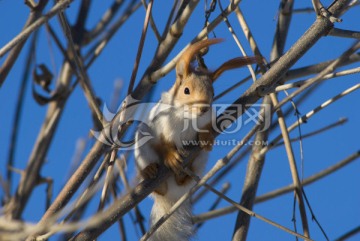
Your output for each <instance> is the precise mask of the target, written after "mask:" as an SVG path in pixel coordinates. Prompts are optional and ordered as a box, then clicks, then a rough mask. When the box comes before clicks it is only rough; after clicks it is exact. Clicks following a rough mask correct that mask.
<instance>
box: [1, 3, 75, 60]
mask: <svg viewBox="0 0 360 241" xmlns="http://www.w3.org/2000/svg"><path fill="white" fill-rule="evenodd" d="M73 1H74V0H62V1H59V2H58V3H56V5H55V6H54V7H53V8H52V9H50V11H49V12H47V13H46V14H44V15H43V16H41V17H40V18H38V19H37V20H36V21H35V22H33V23H32V24H31V25H29V26H28V27H26V28H25V29H24V30H23V31H21V33H19V34H18V35H17V36H16V37H15V38H13V39H12V40H11V41H10V42H8V43H7V44H6V45H5V46H4V47H2V48H1V49H0V57H2V56H4V55H5V54H6V53H7V52H9V50H11V49H12V48H13V47H14V46H16V45H17V44H19V43H21V42H22V41H23V40H24V39H26V38H28V37H29V35H30V34H31V33H32V32H34V31H35V30H37V29H38V28H39V27H41V25H43V24H45V23H46V22H47V21H49V19H50V18H52V17H54V16H55V15H56V14H58V13H59V12H60V11H62V10H64V9H65V8H66V7H67V6H69V4H70V3H71V2H73Z"/></svg>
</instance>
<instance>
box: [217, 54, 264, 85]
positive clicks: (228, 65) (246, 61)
mask: <svg viewBox="0 0 360 241" xmlns="http://www.w3.org/2000/svg"><path fill="white" fill-rule="evenodd" d="M261 63H262V59H261V57H259V56H254V57H237V58H234V59H230V60H228V61H226V62H225V63H223V64H222V65H221V66H220V67H219V68H217V69H216V70H215V71H214V72H213V73H212V74H211V76H210V77H211V79H212V81H213V82H214V81H215V80H216V79H217V78H219V76H220V75H221V74H222V73H224V72H225V71H226V70H230V69H236V68H241V67H244V66H246V65H250V64H261Z"/></svg>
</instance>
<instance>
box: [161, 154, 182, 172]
mask: <svg viewBox="0 0 360 241" xmlns="http://www.w3.org/2000/svg"><path fill="white" fill-rule="evenodd" d="M182 162H183V160H182V157H181V156H180V154H179V153H178V152H177V151H169V152H168V153H166V156H165V157H164V164H165V166H167V167H168V168H170V169H171V170H172V171H173V172H174V173H175V174H180V173H181V172H182Z"/></svg>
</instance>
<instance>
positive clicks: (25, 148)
mask: <svg viewBox="0 0 360 241" xmlns="http://www.w3.org/2000/svg"><path fill="white" fill-rule="evenodd" d="M79 2H80V1H74V3H73V4H72V5H71V7H70V8H68V9H66V13H67V15H68V16H69V19H70V21H73V20H74V19H75V16H76V13H77V8H78V6H79ZM111 2H112V1H108V0H106V1H93V6H92V9H91V12H90V17H89V21H88V24H87V27H89V28H91V27H93V26H94V23H96V22H97V21H98V20H99V18H100V16H101V15H102V14H103V12H104V11H105V10H106V9H107V8H108V7H109V6H110V3H111ZM322 2H323V3H324V5H327V4H329V3H331V1H329V0H327V1H322ZM225 3H226V2H225V1H224V2H223V5H224V6H225ZM310 5H311V1H295V8H302V7H310ZM170 7H171V3H170V1H164V0H159V1H155V4H154V9H153V15H154V19H155V22H156V24H157V25H158V27H159V29H162V27H163V26H164V25H165V18H164V15H163V12H164V11H165V10H164V9H166V11H169V10H168V9H170ZM241 8H242V11H243V13H244V15H245V17H246V19H247V21H248V24H249V26H250V28H251V30H252V31H253V34H254V36H255V38H256V41H257V42H258V44H259V47H260V49H261V51H262V53H263V54H264V56H265V57H266V58H267V60H269V54H270V50H271V46H272V40H273V33H274V30H275V27H276V15H277V8H278V1H267V0H254V1H243V3H242V4H241ZM48 10H49V6H48V7H47V9H46V11H48ZM217 14H219V9H217V10H216V11H215V13H214V14H213V16H212V17H214V16H217ZM359 14H360V9H359V8H354V9H352V10H350V11H349V12H348V13H346V15H344V16H343V17H342V19H343V22H342V23H338V24H336V27H338V28H344V29H351V30H359V25H358V24H357V23H358V16H359ZM27 15H28V8H27V6H26V5H25V4H24V3H23V1H10V0H2V1H0V16H1V17H0V18H1V21H0V33H1V37H0V46H3V45H4V44H6V43H7V42H8V41H10V40H11V39H12V38H13V37H14V36H16V34H17V33H19V32H20V31H21V29H22V26H23V24H24V23H25V21H26V18H27ZM144 15H145V11H144V9H143V8H140V9H139V10H138V11H137V12H136V13H135V14H134V15H133V16H131V18H130V19H129V21H128V22H127V23H126V24H125V25H124V26H123V27H122V28H121V29H120V31H119V32H118V33H117V34H116V35H115V37H114V38H113V39H112V41H111V42H110V43H109V44H108V46H107V47H106V49H105V51H104V52H103V54H102V55H101V57H99V58H98V60H96V62H95V64H94V65H93V66H92V68H91V69H90V70H89V76H90V79H91V81H92V84H93V86H94V89H95V91H96V94H97V96H99V97H100V98H101V99H102V100H103V101H104V102H106V103H107V104H109V103H110V100H111V96H112V93H113V89H114V82H115V81H119V80H122V81H123V84H124V90H123V91H122V94H121V100H122V99H123V98H124V97H125V94H126V90H127V82H128V80H129V79H130V76H131V70H132V67H133V63H134V60H135V55H136V50H137V46H138V41H139V37H140V29H141V27H142V25H143V21H144V20H143V18H144ZM229 20H230V22H231V23H232V24H233V27H234V29H235V32H236V33H237V35H238V36H239V38H240V40H241V41H243V44H244V46H245V47H246V50H247V52H248V53H250V50H249V47H248V45H247V44H246V42H245V41H244V37H243V34H242V32H241V30H240V27H239V26H238V24H237V19H236V18H235V16H234V15H231V16H230V17H229ZM314 20H315V15H314V14H313V13H310V14H296V15H294V17H293V19H292V22H291V26H290V28H291V30H290V31H289V38H288V40H287V44H286V50H287V49H289V47H290V46H291V45H292V44H293V43H294V42H295V41H296V40H297V39H298V38H299V37H300V36H301V35H302V34H303V33H304V32H305V31H306V29H307V28H308V27H309V26H310V25H311V24H312V23H313V21H314ZM50 23H51V24H52V25H53V26H54V28H55V29H56V30H57V32H58V34H60V35H61V31H60V29H59V25H58V22H57V19H56V18H54V19H52V20H51V21H50ZM203 23H204V15H203V2H201V3H200V4H199V5H198V7H197V8H196V10H195V12H194V14H193V16H192V17H191V18H190V20H189V23H188V27H187V28H186V29H185V31H184V33H183V35H182V37H181V39H180V41H179V42H178V43H177V45H176V46H175V48H174V51H173V52H172V54H171V55H170V57H169V59H168V60H170V59H171V58H172V57H174V56H175V55H176V54H177V53H178V52H179V51H180V50H181V49H182V48H183V47H184V46H185V45H186V44H187V43H188V42H189V41H190V40H191V39H193V38H194V37H195V36H196V35H197V33H198V32H199V31H200V30H201V28H202V26H203ZM215 33H216V36H217V37H221V38H225V39H226V42H224V43H221V44H219V45H216V46H214V47H212V48H211V50H210V52H209V53H208V54H207V55H206V57H205V60H206V63H207V65H208V66H209V67H211V68H216V67H217V66H219V65H220V64H221V63H223V62H224V61H226V60H228V59H230V58H233V57H236V56H239V55H240V52H239V50H238V48H237V46H236V44H235V43H234V41H232V37H231V35H230V34H229V32H228V30H227V27H226V25H225V24H224V23H222V24H221V25H220V26H219V27H218V28H216V30H215ZM63 43H65V41H64V39H63ZM352 43H353V40H351V39H339V38H336V37H331V36H327V37H324V38H322V39H321V40H320V41H319V42H318V43H317V44H316V45H315V46H314V47H313V49H311V50H310V51H309V52H308V53H307V54H305V56H303V57H302V58H301V59H300V60H299V61H298V63H296V64H295V66H294V68H296V67H301V66H305V65H310V64H315V63H318V62H321V61H325V60H329V59H333V58H336V57H338V56H339V55H340V54H341V53H342V52H343V51H344V50H346V49H347V48H348V47H349V46H350V45H351V44H352ZM155 47H156V39H155V37H154V34H153V33H152V32H151V30H150V29H149V31H148V35H147V38H146V42H145V46H144V52H143V56H142V59H141V63H140V67H139V72H138V78H137V81H138V80H139V78H140V77H141V75H142V74H143V72H144V70H145V69H146V67H147V66H148V64H149V63H150V61H151V58H152V57H153V54H154V50H155ZM37 48H38V51H37V56H36V59H37V63H50V62H51V58H52V57H51V55H52V54H53V55H54V59H55V66H54V67H53V66H52V65H51V64H49V68H50V69H51V70H52V71H53V72H54V73H55V75H56V74H58V73H59V71H60V67H61V64H62V61H63V60H62V58H61V55H60V52H59V51H58V50H57V48H56V46H55V44H54V43H52V44H51V47H50V46H49V44H48V39H47V34H46V32H45V31H44V29H41V31H40V40H39V44H38V46H37ZM27 49H28V45H26V46H25V48H24V50H23V52H22V54H21V55H20V57H19V59H18V60H17V62H16V64H15V66H14V68H13V69H12V71H11V72H10V74H9V76H8V78H7V79H6V81H5V83H4V84H3V86H2V87H1V89H0V110H1V113H2V114H1V116H0V123H1V127H0V146H1V148H0V164H1V166H0V171H1V175H5V162H6V159H7V155H8V147H9V139H10V132H11V128H12V121H13V118H14V114H15V113H14V106H15V103H16V100H17V94H18V91H19V87H20V81H21V76H22V71H23V68H24V63H25V57H26V52H27ZM3 61H4V58H1V59H0V63H1V64H2V63H3ZM356 66H358V64H353V65H351V66H350V67H356ZM350 67H349V68H350ZM247 75H248V70H247V69H246V68H243V69H241V70H234V71H230V72H227V73H225V74H224V75H223V76H222V77H221V78H220V79H219V80H218V81H217V82H216V84H215V86H214V87H215V92H216V93H220V92H221V91H222V90H224V89H226V88H227V87H228V86H229V85H231V84H233V83H235V82H236V81H238V80H239V79H240V78H242V77H244V76H247ZM239 76H240V78H239ZM174 78H175V75H174V72H173V71H172V72H171V73H169V74H168V75H166V76H165V77H164V78H163V79H161V80H160V81H159V83H158V85H157V86H156V90H155V92H154V95H153V96H154V97H153V101H157V100H158V99H159V96H160V93H161V92H162V91H165V90H166V89H168V88H169V87H170V86H171V85H172V84H173V81H174ZM357 83H359V75H352V76H348V77H341V78H337V79H333V80H329V81H326V82H325V83H324V84H323V85H322V86H321V87H320V88H319V89H318V90H317V91H316V92H315V93H314V94H313V95H312V96H311V97H310V98H308V99H307V100H306V101H305V102H303V103H302V104H301V105H300V106H298V108H299V110H300V112H301V114H305V113H307V112H308V111H310V110H311V109H313V108H315V107H316V106H318V105H319V104H321V103H323V102H324V101H326V100H328V99H329V98H331V97H333V96H334V95H336V94H338V93H340V92H342V91H344V90H346V89H347V88H349V87H351V86H353V85H355V84H357ZM250 84H251V83H250V82H248V83H246V84H245V85H243V86H241V87H240V88H238V89H236V90H235V91H233V92H231V93H230V94H229V95H227V96H226V97H224V98H222V99H220V100H219V102H218V103H225V104H227V103H230V102H231V100H234V99H235V98H236V97H238V96H239V95H241V94H242V93H243V92H244V91H245V90H246V88H247V87H249V86H250ZM279 96H280V98H283V97H284V94H283V93H281V94H280V95H279ZM359 97H360V96H359V92H358V91H355V92H353V93H352V94H350V95H349V96H346V97H344V98H342V99H341V100H340V101H338V102H336V103H334V104H333V105H331V106H330V107H328V108H326V109H325V110H323V111H321V113H319V114H317V115H315V116H314V117H313V118H312V119H311V120H309V122H308V123H307V124H305V125H303V126H302V129H301V130H302V133H303V134H305V133H308V132H311V131H314V130H317V129H319V128H321V127H323V126H325V125H327V124H330V123H333V122H335V121H337V120H338V119H339V118H341V117H347V118H349V121H348V122H347V124H346V125H343V126H341V127H337V128H335V129H332V130H330V131H328V132H326V133H322V134H320V135H317V136H315V137H311V138H308V139H305V140H304V142H303V150H304V170H303V172H304V177H308V176H310V175H312V174H314V173H316V172H318V171H321V170H323V169H324V168H326V167H328V166H331V165H333V164H335V163H336V162H338V161H340V160H342V159H344V158H346V157H347V156H349V155H351V154H353V153H354V152H356V151H358V150H359V140H358V135H359V134H360V131H359V126H358V123H359V121H360V112H359V110H358V108H356V103H358V102H359ZM288 106H289V105H288ZM46 109H47V107H46V106H39V105H38V104H37V103H36V102H35V101H34V100H33V98H32V94H31V85H30V83H28V84H27V92H26V99H25V104H24V111H23V113H22V120H21V125H20V131H19V133H20V136H19V139H18V143H17V151H16V155H15V167H16V168H19V169H24V168H25V166H26V162H27V160H28V158H29V156H30V153H31V150H32V148H33V145H34V142H35V140H36V137H37V135H38V132H39V130H40V127H41V123H42V122H43V121H44V116H45V113H46ZM294 121H296V118H295V116H292V115H291V116H290V117H289V118H288V119H287V124H288V125H291V124H292V123H293V122H294ZM91 128H92V119H91V115H90V111H89V108H88V105H87V102H86V100H85V98H84V95H83V93H82V90H81V89H80V88H79V86H78V87H77V89H76V90H75V91H74V93H73V94H72V95H71V97H70V98H69V100H68V103H67V104H66V108H65V110H64V113H63V115H62V117H61V121H60V124H59V127H58V130H57V132H56V134H55V136H54V140H53V143H52V145H51V147H50V150H49V152H48V155H47V162H46V164H45V165H44V167H43V169H42V171H41V174H42V175H43V176H44V177H50V176H51V177H54V194H56V193H58V191H59V190H60V189H61V187H62V185H63V184H64V182H65V181H66V178H67V172H68V170H69V166H70V163H71V160H72V157H73V155H74V151H75V146H76V143H77V141H78V140H79V138H87V136H88V133H89V130H90V129H91ZM249 128H250V126H245V127H244V128H243V129H241V131H240V132H239V133H236V135H234V138H237V139H241V138H242V137H243V136H244V135H245V134H246V133H247V131H248V130H249ZM278 134H279V130H278V129H277V130H275V132H274V133H272V134H271V135H270V138H269V139H270V140H272V138H274V137H275V136H277V135H278ZM291 136H292V137H296V136H298V132H297V131H294V132H293V133H291ZM223 138H232V137H230V136H221V137H220V139H223ZM91 144H92V142H91V141H90V142H89V143H88V144H87V148H89V147H90V146H91ZM230 148H232V146H225V147H218V148H216V149H215V150H214V151H213V152H212V153H211V157H210V159H209V162H208V167H207V168H208V169H209V168H210V167H211V166H212V165H213V164H214V163H215V162H216V160H218V159H219V158H221V157H223V156H224V155H225V154H226V153H227V151H228V150H230ZM293 149H294V152H295V157H296V160H297V163H298V165H300V149H299V143H293ZM246 161H247V158H245V159H244V161H243V162H242V163H241V164H239V165H237V166H236V168H234V170H232V171H231V173H230V174H229V175H228V176H227V177H226V178H225V179H223V180H222V181H221V182H220V183H219V185H218V186H216V187H217V188H218V189H220V187H221V185H222V184H223V183H224V182H225V181H229V182H231V184H232V186H231V189H230V191H229V192H228V196H229V197H230V198H232V199H233V200H236V201H238V200H239V199H240V195H241V189H242V185H243V180H244V175H245V170H246ZM359 170H360V163H359V161H355V162H353V163H352V164H350V165H348V166H346V167H345V168H343V169H342V170H340V171H338V172H336V173H334V174H332V175H331V176H329V177H327V178H325V179H322V180H320V181H318V182H317V183H315V184H312V185H311V186H307V187H306V188H305V190H306V193H307V197H308V198H309V201H310V203H311V205H312V209H313V210H314V212H315V214H316V217H317V218H318V220H319V221H320V222H321V224H322V225H323V227H324V229H325V230H326V232H327V234H328V235H329V237H330V239H334V238H336V237H338V236H339V235H341V234H342V233H344V232H346V231H348V230H350V229H352V228H354V227H355V226H357V225H358V224H359V221H360V219H359V217H360V208H359V205H358V204H359V203H360V194H359V192H358V191H357V190H356V185H357V183H359V182H360V175H359ZM128 173H129V177H130V178H132V177H133V176H134V175H135V171H134V169H133V159H130V164H129V172H128ZM14 175H15V178H14V180H15V185H14V186H15V187H16V184H17V183H18V180H19V178H20V177H19V175H18V174H14ZM291 180H292V179H291V174H290V169H289V165H288V160H287V157H286V153H285V150H284V148H276V149H274V150H272V151H271V152H269V153H268V155H267V156H266V163H265V167H264V170H263V176H262V178H261V181H260V185H259V189H258V194H264V193H266V192H269V191H272V190H274V189H277V188H280V187H283V186H285V185H288V184H290V183H291V182H292V181H291ZM13 191H14V190H13ZM215 199H216V197H215V196H214V195H213V194H208V195H207V196H206V197H205V198H204V199H202V200H201V202H199V203H198V204H197V205H196V206H195V207H194V213H195V214H199V213H202V212H205V211H207V210H208V208H209V207H210V206H211V205H212V203H213V201H214V200H215ZM44 203H45V187H44V186H39V187H38V188H36V190H35V191H34V192H33V194H32V196H31V199H30V201H29V203H28V206H27V208H26V209H25V211H24V214H23V218H24V219H25V220H27V221H31V222H36V221H38V220H39V218H40V217H41V216H42V214H43V212H44V210H43V207H44ZM151 204H152V200H151V199H150V198H148V199H146V200H144V201H143V202H142V204H141V206H140V208H141V210H142V211H143V214H144V216H145V218H147V220H148V215H149V212H150V208H151ZM97 205H98V203H97V200H96V198H95V200H94V201H93V202H92V203H91V208H90V211H89V212H88V213H87V215H91V212H92V211H94V210H96V208H97ZM228 205H229V204H228V203H226V202H225V201H221V203H220V205H219V207H225V206H228ZM292 205H293V194H287V195H284V196H281V197H279V198H275V199H273V200H271V201H268V202H266V203H262V204H259V205H256V206H255V209H254V211H255V212H257V213H259V214H261V215H263V216H265V217H267V218H269V219H271V220H273V221H276V222H278V223H280V224H282V225H284V226H286V227H289V228H292V223H291V218H292ZM296 214H297V220H298V222H297V223H298V229H299V230H301V225H300V223H301V222H300V216H299V213H298V212H297V213H296ZM308 217H309V223H310V233H311V235H312V238H313V239H315V240H323V239H324V238H323V236H322V235H321V233H320V230H319V229H318V228H317V226H316V225H315V223H313V222H311V219H310V213H308ZM235 219H236V213H233V214H230V215H226V216H223V217H221V218H217V219H214V220H211V221H209V222H207V223H206V224H205V225H204V226H203V227H202V228H201V229H200V231H199V232H198V234H197V237H198V240H210V241H212V240H220V239H221V240H230V239H231V236H232V232H233V228H234V221H235ZM124 220H125V223H126V225H127V231H128V235H129V240H137V239H138V237H139V236H138V232H137V233H136V232H135V231H134V229H133V225H132V221H131V219H130V217H129V215H126V216H125V217H124ZM115 235H118V230H117V226H116V225H114V226H113V227H112V228H111V229H109V230H108V231H107V232H105V233H104V234H103V235H102V236H101V237H100V238H99V240H114V237H115ZM116 237H117V236H116ZM275 238H276V240H289V239H294V238H293V237H292V236H291V235H289V234H287V233H285V232H283V231H281V230H279V229H277V228H275V227H272V226H270V225H269V224H267V223H264V222H262V221H260V220H256V219H254V218H253V219H252V223H251V226H250V231H249V235H248V240H265V241H266V240H274V239H275ZM355 239H356V238H354V239H353V240H355ZM53 240H55V239H53Z"/></svg>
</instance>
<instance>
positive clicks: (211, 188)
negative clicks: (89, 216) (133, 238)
mask: <svg viewBox="0 0 360 241" xmlns="http://www.w3.org/2000/svg"><path fill="white" fill-rule="evenodd" d="M189 172H190V170H188V173H189ZM192 177H193V178H195V180H197V182H199V181H200V178H199V177H197V178H196V176H194V175H192ZM203 186H204V187H205V188H207V189H209V190H210V191H212V192H213V193H215V194H216V195H218V196H219V197H221V198H222V199H224V200H226V201H227V202H229V203H230V204H231V205H233V206H234V207H235V208H236V209H238V210H241V211H243V212H245V213H247V214H248V215H249V216H251V217H255V218H258V219H260V220H262V221H264V222H266V223H268V224H270V225H272V226H274V227H277V228H279V229H281V230H284V231H285V232H288V233H290V234H292V235H294V236H296V237H299V238H303V239H304V240H311V239H309V238H308V237H306V236H303V235H301V234H298V233H296V232H294V231H292V230H290V229H288V228H286V227H284V226H282V225H280V224H278V223H276V222H274V221H271V220H270V219H268V218H265V217H264V216H261V215H259V214H257V213H255V212H253V211H251V210H250V209H247V208H245V207H244V206H242V205H240V204H238V203H237V202H235V201H233V200H232V199H230V198H229V197H227V196H226V195H224V194H222V193H221V192H219V191H218V190H216V189H215V188H213V187H211V186H210V185H208V184H206V183H204V184H203ZM143 241H145V240H143Z"/></svg>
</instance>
